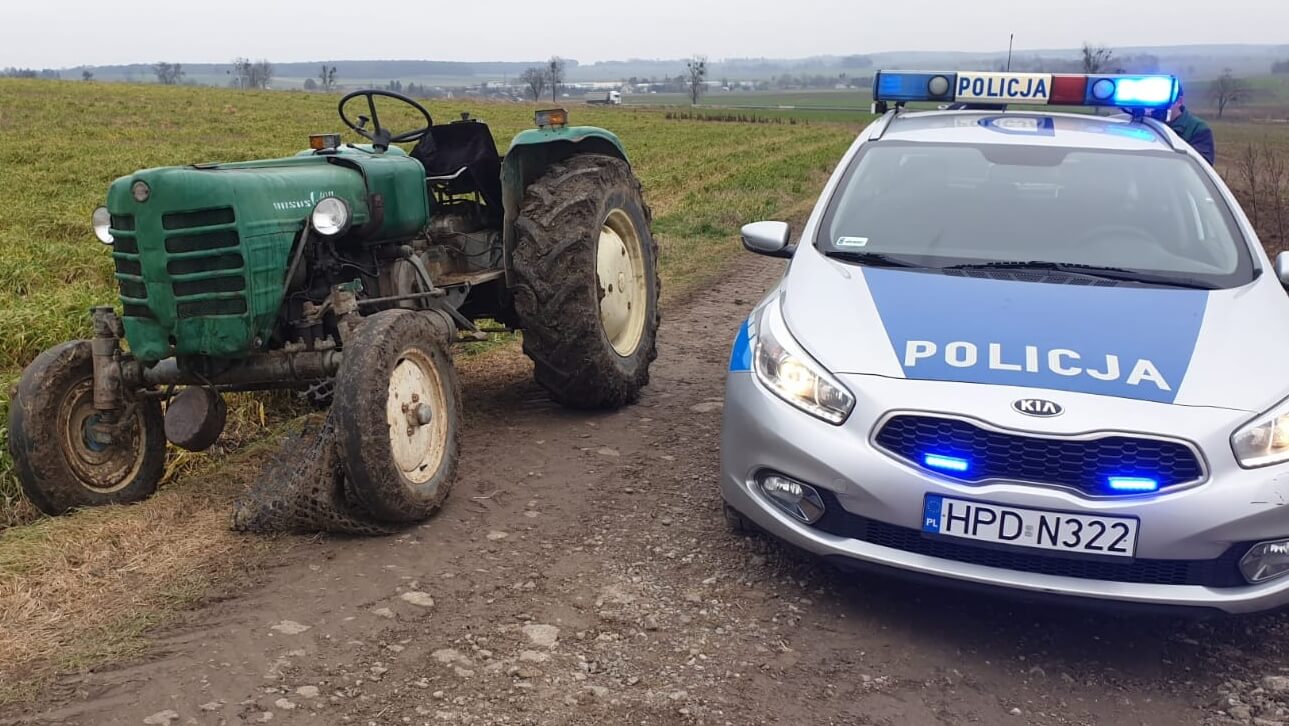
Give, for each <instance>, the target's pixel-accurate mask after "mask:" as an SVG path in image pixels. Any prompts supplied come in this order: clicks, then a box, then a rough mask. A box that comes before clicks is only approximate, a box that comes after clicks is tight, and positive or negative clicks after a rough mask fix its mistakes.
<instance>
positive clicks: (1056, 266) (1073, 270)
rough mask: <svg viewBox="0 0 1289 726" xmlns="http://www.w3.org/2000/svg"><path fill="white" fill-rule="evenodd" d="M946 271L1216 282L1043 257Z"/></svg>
mask: <svg viewBox="0 0 1289 726" xmlns="http://www.w3.org/2000/svg"><path fill="white" fill-rule="evenodd" d="M941 269H944V270H1051V271H1053V272H1065V273H1068V274H1072V275H1086V276H1088V277H1096V278H1099V279H1102V280H1119V281H1122V282H1140V283H1144V284H1147V285H1167V286H1169V287H1182V288H1187V289H1192V290H1214V289H1217V285H1214V284H1212V283H1210V282H1206V281H1204V280H1197V279H1194V278H1190V277H1174V276H1172V275H1159V274H1155V273H1153V272H1143V271H1141V270H1129V269H1125V268H1123V267H1105V266H1101V265H1084V264H1079V263H1077V262H1046V261H1043V260H1031V261H1028V262H1024V261H1010V260H1000V261H996V262H971V263H967V264H963V265H949V266H948V267H943V268H941Z"/></svg>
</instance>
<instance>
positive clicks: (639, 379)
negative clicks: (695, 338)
mask: <svg viewBox="0 0 1289 726" xmlns="http://www.w3.org/2000/svg"><path fill="white" fill-rule="evenodd" d="M651 221H652V219H651V214H650V211H649V207H648V206H647V205H646V204H645V202H644V197H643V195H642V192H641V187H640V182H639V181H638V180H637V179H636V177H635V175H634V174H632V172H631V168H630V167H629V166H628V165H627V163H626V162H624V161H622V160H620V159H616V158H614V157H610V156H602V155H598V154H585V155H579V156H573V157H571V158H569V159H567V160H565V161H563V162H560V163H557V164H555V165H553V166H552V167H551V168H550V170H549V171H547V173H546V174H545V175H544V176H542V177H541V178H540V179H538V180H537V181H536V182H534V183H533V184H532V185H531V186H530V187H529V188H528V191H527V193H526V195H525V197H524V203H523V207H522V208H521V209H520V212H519V218H518V220H517V222H516V227H517V231H518V235H517V240H516V244H515V250H514V256H513V260H512V272H513V274H514V276H515V280H516V284H515V285H514V288H513V296H514V305H515V312H516V314H517V315H518V317H519V320H520V322H521V323H522V325H523V328H524V337H523V339H524V353H526V354H527V355H528V357H529V358H531V359H532V360H533V363H534V366H535V369H536V370H535V377H536V380H537V382H538V383H539V384H541V385H542V387H544V388H545V389H546V390H547V391H549V392H550V394H551V396H552V397H553V398H554V399H555V400H556V401H558V402H559V403H562V404H564V405H566V406H570V407H574V408H617V407H620V406H624V405H626V404H629V403H633V402H634V401H636V400H637V399H638V398H639V396H640V390H641V389H642V388H643V387H644V386H645V385H646V384H648V382H649V364H650V363H652V362H653V360H654V359H655V358H656V357H657V355H658V354H657V348H656V345H655V343H656V337H657V331H658V322H659V318H660V315H659V310H658V296H659V292H660V290H659V280H658V271H657V260H658V246H657V244H656V243H655V242H654V240H653V235H652V234H651V232H650V223H651ZM606 230H608V231H609V232H611V233H612V234H611V235H610V237H608V238H606V239H608V240H609V241H610V242H612V240H613V235H617V236H618V239H617V241H616V242H612V243H614V244H617V243H621V242H622V241H623V240H624V239H626V237H627V236H629V235H630V234H631V233H634V234H635V235H637V239H636V240H634V241H632V240H626V243H625V244H634V245H635V247H633V248H632V249H635V248H638V250H639V254H640V260H639V262H640V264H639V265H638V268H639V269H638V270H637V272H638V278H637V277H636V276H635V275H633V274H631V273H630V272H628V275H629V276H631V278H632V279H633V280H636V282H634V283H633V285H632V291H635V290H639V293H638V294H637V293H634V292H633V296H638V297H642V298H643V299H642V300H635V301H634V302H635V304H637V305H640V304H642V305H643V306H644V309H643V311H637V310H635V308H633V307H630V306H629V305H627V306H625V307H623V308H622V309H623V310H624V311H625V310H628V309H629V312H628V313H627V314H628V315H629V316H640V317H638V318H637V317H632V318H631V319H630V320H628V321H626V322H623V323H621V324H620V325H619V324H617V322H616V321H610V322H612V323H614V325H613V328H614V330H613V332H614V333H615V335H614V338H613V339H611V338H610V334H609V333H608V332H606V331H607V330H608V328H606V322H605V321H604V320H603V319H602V310H601V307H602V304H603V305H605V306H606V307H605V309H606V310H607V309H609V308H608V307H607V305H609V302H608V301H609V300H611V299H612V298H613V295H615V294H618V295H621V294H623V292H622V291H621V290H618V289H616V288H615V287H614V285H615V283H616V281H614V280H601V279H600V275H599V274H598V272H597V270H598V269H600V267H601V265H600V261H599V260H598V259H597V256H598V255H599V254H600V253H599V250H600V248H601V245H604V244H606V242H605V241H602V238H603V237H604V232H605V231H606ZM624 249H626V247H625V246H624ZM633 299H634V297H633ZM615 345H616V346H617V347H616V348H615Z"/></svg>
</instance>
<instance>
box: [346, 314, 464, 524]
mask: <svg viewBox="0 0 1289 726" xmlns="http://www.w3.org/2000/svg"><path fill="white" fill-rule="evenodd" d="M332 415H334V416H336V417H337V418H336V442H337V453H338V454H339V455H340V459H341V465H342V467H343V468H344V473H345V476H346V477H347V480H348V481H347V487H348V490H349V491H350V492H352V494H353V496H354V498H355V499H357V500H358V503H359V504H360V505H361V506H362V507H364V508H365V509H366V510H367V511H368V512H370V513H371V514H372V516H374V517H375V518H376V519H378V520H380V521H382V522H390V523H397V522H418V521H420V520H423V519H425V518H427V517H429V516H430V515H431V514H433V513H434V511H435V510H436V509H438V508H439V506H440V505H441V504H442V503H443V500H444V499H446V498H447V496H448V492H449V490H451V488H452V479H453V477H454V476H455V475H456V467H457V455H458V450H459V441H460V435H461V388H460V384H459V383H458V382H457V376H456V371H455V370H454V369H453V367H452V360H451V358H450V357H449V356H448V354H447V352H445V351H444V349H443V345H442V344H441V343H440V341H439V339H438V337H437V335H436V333H435V328H434V326H433V324H432V323H431V322H430V321H429V320H427V319H426V318H425V317H424V316H422V315H421V314H418V313H414V312H411V311H407V310H390V311H386V312H381V313H377V314H375V315H373V316H371V317H369V318H367V320H365V321H364V322H363V324H362V326H361V327H360V328H359V329H358V331H357V334H356V335H354V336H352V338H351V339H349V340H346V341H345V347H344V358H343V359H342V361H341V364H340V372H339V374H338V375H337V376H336V387H335V402H334V403H333V404H332Z"/></svg>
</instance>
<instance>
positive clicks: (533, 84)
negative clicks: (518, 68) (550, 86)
mask: <svg viewBox="0 0 1289 726" xmlns="http://www.w3.org/2000/svg"><path fill="white" fill-rule="evenodd" d="M519 81H520V83H523V84H524V85H525V86H528V90H529V92H530V93H532V94H533V100H534V101H538V100H541V97H542V93H544V92H545V91H546V69H545V68H542V67H541V66H533V67H532V68H527V69H525V70H524V72H523V73H520V74H519Z"/></svg>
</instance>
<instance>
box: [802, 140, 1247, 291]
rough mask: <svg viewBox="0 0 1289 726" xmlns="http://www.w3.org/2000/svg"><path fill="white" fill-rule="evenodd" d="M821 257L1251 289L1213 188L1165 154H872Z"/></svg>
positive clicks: (838, 212) (844, 199) (944, 147)
mask: <svg viewBox="0 0 1289 726" xmlns="http://www.w3.org/2000/svg"><path fill="white" fill-rule="evenodd" d="M817 245H818V247H819V249H820V251H822V252H823V253H824V254H828V255H830V256H833V257H837V258H840V259H843V260H849V261H852V262H855V263H857V264H880V265H887V266H900V267H924V268H972V267H983V268H989V267H1001V268H1011V269H1021V268H1026V267H1035V268H1046V269H1057V270H1061V271H1064V272H1068V273H1071V274H1088V275H1093V276H1103V277H1111V278H1113V279H1118V280H1129V281H1132V280H1137V281H1140V282H1146V283H1151V284H1165V285H1169V284H1175V285H1179V286H1186V287H1209V288H1216V287H1233V286H1237V285H1242V284H1245V283H1247V282H1249V281H1250V280H1251V279H1252V278H1253V272H1252V270H1253V262H1252V258H1251V256H1250V255H1249V253H1248V249H1247V247H1246V246H1245V243H1244V242H1243V240H1242V238H1241V237H1239V233H1238V232H1237V228H1236V225H1235V223H1234V219H1233V218H1232V216H1231V212H1230V210H1229V209H1228V208H1227V206H1226V204H1225V202H1224V201H1223V199H1222V197H1221V196H1220V195H1219V194H1218V191H1217V189H1216V188H1215V187H1214V186H1213V184H1212V182H1211V181H1210V180H1209V179H1208V178H1207V177H1206V175H1205V174H1203V173H1202V172H1201V170H1200V169H1199V168H1198V165H1196V164H1195V163H1194V162H1193V161H1191V160H1190V159H1189V158H1187V157H1186V156H1184V155H1181V154H1177V153H1173V152H1168V151H1157V152H1156V151H1147V152H1142V151H1103V150H1089V149H1069V148H1052V147H1034V146H1019V145H997V144H984V145H964V144H932V143H908V142H900V141H894V140H892V141H882V142H876V143H873V144H869V145H868V146H867V147H866V148H865V149H864V150H863V151H862V152H861V153H860V155H859V156H858V157H856V159H855V160H854V161H853V162H852V164H851V167H850V168H849V169H848V170H847V172H846V174H845V176H844V178H843V179H842V182H841V184H840V186H839V188H838V191H837V193H836V194H835V195H834V196H833V199H832V201H831V204H830V206H829V209H828V212H827V215H826V217H825V219H824V223H823V225H822V226H821V227H820V233H819V238H818V239H817Z"/></svg>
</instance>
